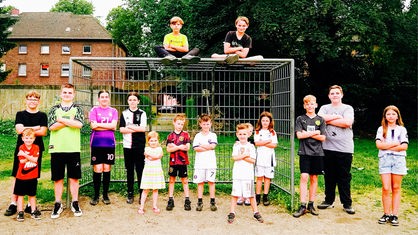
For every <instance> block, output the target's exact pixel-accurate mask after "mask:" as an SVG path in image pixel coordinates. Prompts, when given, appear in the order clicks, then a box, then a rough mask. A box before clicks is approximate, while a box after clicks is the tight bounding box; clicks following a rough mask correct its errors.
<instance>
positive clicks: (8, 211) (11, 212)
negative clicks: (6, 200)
mask: <svg viewBox="0 0 418 235" xmlns="http://www.w3.org/2000/svg"><path fill="white" fill-rule="evenodd" d="M16 212H17V206H16V205H13V204H10V205H9V208H7V209H6V212H4V215H5V216H12V215H14V214H16Z"/></svg>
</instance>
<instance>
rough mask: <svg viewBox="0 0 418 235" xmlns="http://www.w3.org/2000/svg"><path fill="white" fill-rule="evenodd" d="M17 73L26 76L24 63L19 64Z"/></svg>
mask: <svg viewBox="0 0 418 235" xmlns="http://www.w3.org/2000/svg"><path fill="white" fill-rule="evenodd" d="M17 75H18V76H26V64H19V67H18V72H17Z"/></svg>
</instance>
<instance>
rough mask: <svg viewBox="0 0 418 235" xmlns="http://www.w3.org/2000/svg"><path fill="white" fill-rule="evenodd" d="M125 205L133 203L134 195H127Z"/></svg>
mask: <svg viewBox="0 0 418 235" xmlns="http://www.w3.org/2000/svg"><path fill="white" fill-rule="evenodd" d="M126 203H128V204H132V203H134V194H133V193H131V192H129V193H128V198H127V199H126Z"/></svg>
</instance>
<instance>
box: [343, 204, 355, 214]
mask: <svg viewBox="0 0 418 235" xmlns="http://www.w3.org/2000/svg"><path fill="white" fill-rule="evenodd" d="M343 210H344V211H345V212H347V214H350V215H354V214H355V213H356V211H355V210H354V208H353V207H351V206H347V207H344V209H343Z"/></svg>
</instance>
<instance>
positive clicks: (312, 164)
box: [299, 155, 324, 175]
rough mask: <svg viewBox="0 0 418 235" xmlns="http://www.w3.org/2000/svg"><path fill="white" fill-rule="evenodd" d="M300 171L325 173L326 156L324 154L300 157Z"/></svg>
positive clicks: (317, 173) (315, 173) (311, 173)
mask: <svg viewBox="0 0 418 235" xmlns="http://www.w3.org/2000/svg"><path fill="white" fill-rule="evenodd" d="M299 169H300V173H308V174H310V175H323V174H324V157H323V156H306V155H302V156H300V158H299Z"/></svg>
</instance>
